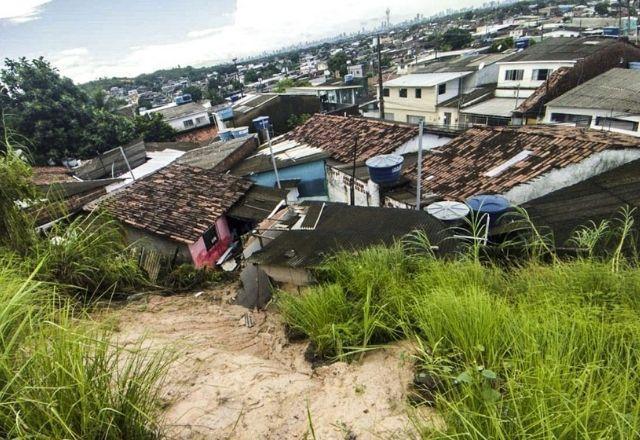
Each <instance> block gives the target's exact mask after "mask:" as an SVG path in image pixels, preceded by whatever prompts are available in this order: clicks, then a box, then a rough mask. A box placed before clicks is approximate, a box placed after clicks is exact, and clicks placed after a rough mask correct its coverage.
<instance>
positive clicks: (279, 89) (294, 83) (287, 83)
mask: <svg viewBox="0 0 640 440" xmlns="http://www.w3.org/2000/svg"><path fill="white" fill-rule="evenodd" d="M310 85H311V83H310V82H309V81H304V80H294V79H293V78H285V79H281V80H280V81H278V83H277V84H276V86H275V87H274V88H273V91H274V92H276V93H284V92H286V91H287V89H288V88H290V87H309V86H310Z"/></svg>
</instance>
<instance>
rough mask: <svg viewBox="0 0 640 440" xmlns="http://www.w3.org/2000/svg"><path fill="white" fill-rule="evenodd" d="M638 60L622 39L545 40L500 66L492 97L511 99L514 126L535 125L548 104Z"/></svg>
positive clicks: (635, 49)
mask: <svg viewBox="0 0 640 440" xmlns="http://www.w3.org/2000/svg"><path fill="white" fill-rule="evenodd" d="M637 60H640V48H638V47H637V46H635V45H633V44H631V43H629V42H626V41H622V40H616V39H608V38H550V39H546V40H544V41H542V42H540V43H538V44H535V45H533V46H531V47H529V48H527V49H525V50H523V51H522V52H518V53H516V54H514V55H512V56H510V57H509V58H505V59H504V60H502V61H501V62H500V63H499V64H500V80H499V82H498V88H497V89H496V95H495V96H496V97H501V98H509V99H512V100H514V103H513V106H512V105H511V104H510V105H509V107H511V108H515V110H514V111H513V117H512V123H513V124H517V125H525V124H536V123H539V122H541V121H542V120H543V119H544V111H545V104H546V103H548V102H549V101H551V100H553V99H554V98H557V97H558V96H560V95H562V94H564V93H566V92H568V91H569V90H571V89H572V88H574V87H576V86H578V85H580V84H582V83H584V82H585V81H587V80H589V79H591V78H593V77H595V76H598V75H599V74H601V73H604V72H606V71H607V70H609V69H612V68H614V67H627V63H628V62H630V61H637ZM518 78H520V79H518ZM464 111H467V110H466V109H465V110H464Z"/></svg>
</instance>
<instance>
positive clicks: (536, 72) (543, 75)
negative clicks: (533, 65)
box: [531, 69, 551, 81]
mask: <svg viewBox="0 0 640 440" xmlns="http://www.w3.org/2000/svg"><path fill="white" fill-rule="evenodd" d="M550 73H551V69H533V75H532V76H531V79H533V80H534V81H545V80H546V79H547V78H549V74H550Z"/></svg>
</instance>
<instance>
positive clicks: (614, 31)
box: [602, 26, 620, 37]
mask: <svg viewBox="0 0 640 440" xmlns="http://www.w3.org/2000/svg"><path fill="white" fill-rule="evenodd" d="M602 35H604V36H605V37H618V36H620V28H618V27H614V26H611V27H604V28H602Z"/></svg>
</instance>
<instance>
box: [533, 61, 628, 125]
mask: <svg viewBox="0 0 640 440" xmlns="http://www.w3.org/2000/svg"><path fill="white" fill-rule="evenodd" d="M639 96H640V70H631V69H619V68H615V69H611V70H609V71H607V72H605V73H603V74H602V75H599V76H596V77H595V78H592V79H590V80H589V81H587V82H585V83H584V84H581V85H579V86H578V87H576V88H574V89H572V90H569V91H568V92H567V93H565V94H564V95H562V96H559V97H558V98H556V99H554V100H553V101H551V102H549V103H548V104H547V110H546V114H545V119H544V121H545V122H546V123H551V124H567V125H572V126H578V127H588V128H591V129H594V130H603V131H611V132H617V133H623V134H628V135H632V136H638V137H640V131H639V126H640V100H639V99H638V97H639Z"/></svg>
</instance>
